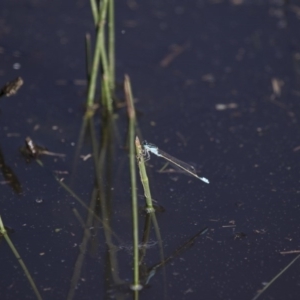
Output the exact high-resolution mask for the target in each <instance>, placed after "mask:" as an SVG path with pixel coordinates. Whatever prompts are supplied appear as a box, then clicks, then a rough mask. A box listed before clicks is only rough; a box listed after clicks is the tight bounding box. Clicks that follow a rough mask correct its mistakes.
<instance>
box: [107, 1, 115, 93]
mask: <svg viewBox="0 0 300 300" xmlns="http://www.w3.org/2000/svg"><path fill="white" fill-rule="evenodd" d="M108 60H109V76H110V79H109V83H110V90H111V92H112V93H113V91H114V89H115V65H116V64H115V2H114V0H110V1H109V6H108Z"/></svg>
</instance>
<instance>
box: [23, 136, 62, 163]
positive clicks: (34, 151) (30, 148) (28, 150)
mask: <svg viewBox="0 0 300 300" xmlns="http://www.w3.org/2000/svg"><path fill="white" fill-rule="evenodd" d="M21 153H22V154H23V155H24V156H25V157H26V158H27V159H31V158H37V157H38V156H39V155H42V154H43V155H50V156H59V157H65V156H66V155H65V154H62V153H55V152H50V151H48V150H47V149H46V148H44V147H41V146H39V145H36V144H34V143H33V141H32V139H31V138H30V137H27V138H26V139H25V147H22V148H21Z"/></svg>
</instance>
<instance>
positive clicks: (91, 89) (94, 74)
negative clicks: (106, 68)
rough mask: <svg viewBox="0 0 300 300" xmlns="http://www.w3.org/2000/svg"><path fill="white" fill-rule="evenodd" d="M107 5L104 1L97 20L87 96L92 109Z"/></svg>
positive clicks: (104, 0) (88, 105) (105, 0)
mask: <svg viewBox="0 0 300 300" xmlns="http://www.w3.org/2000/svg"><path fill="white" fill-rule="evenodd" d="M107 5H108V0H103V1H102V4H101V7H100V11H99V19H98V20H97V24H96V26H97V36H96V45H95V52H94V57H93V63H92V69H91V79H90V82H89V86H88V95H87V107H88V108H90V109H91V108H92V107H93V105H94V99H95V92H96V81H97V75H98V71H99V65H100V56H101V51H102V49H103V47H104V45H101V44H102V42H103V35H104V24H105V17H106V14H107Z"/></svg>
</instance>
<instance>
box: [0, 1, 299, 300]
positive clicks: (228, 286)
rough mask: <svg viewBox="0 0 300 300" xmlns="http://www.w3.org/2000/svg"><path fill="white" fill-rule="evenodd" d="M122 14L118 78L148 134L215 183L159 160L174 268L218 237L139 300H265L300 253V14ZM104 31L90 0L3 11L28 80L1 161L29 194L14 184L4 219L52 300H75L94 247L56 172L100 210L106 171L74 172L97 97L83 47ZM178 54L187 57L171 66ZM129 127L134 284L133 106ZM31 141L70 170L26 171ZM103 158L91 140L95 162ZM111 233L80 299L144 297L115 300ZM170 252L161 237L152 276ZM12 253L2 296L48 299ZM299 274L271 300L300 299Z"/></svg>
mask: <svg viewBox="0 0 300 300" xmlns="http://www.w3.org/2000/svg"><path fill="white" fill-rule="evenodd" d="M116 2H118V1H116ZM120 2H121V3H116V40H117V77H118V80H119V81H120V82H122V80H123V76H124V74H125V73H127V74H129V75H130V77H131V80H132V85H133V92H134V95H135V97H136V99H137V102H136V108H137V110H138V111H139V119H138V122H139V126H140V129H141V132H142V134H143V137H144V138H145V139H147V140H148V141H149V142H152V143H155V144H156V145H158V146H159V147H160V148H161V149H163V150H165V151H166V152H168V153H170V154H172V155H174V156H175V157H178V158H180V159H182V160H184V161H187V162H191V163H195V164H197V169H198V170H199V174H200V176H205V177H207V178H209V179H210V181H211V184H210V185H206V184H204V183H202V182H200V181H198V180H197V179H194V178H192V177H188V176H184V175H181V174H174V173H173V174H165V173H157V172H156V171H157V170H158V169H159V168H161V166H162V165H163V162H162V161H161V160H160V159H158V158H155V157H153V158H152V159H151V161H150V162H149V164H150V166H151V167H152V168H149V177H150V185H151V188H152V193H153V198H154V199H155V200H157V201H158V202H159V204H160V205H162V206H163V207H164V208H165V212H164V213H160V214H158V215H157V218H158V222H159V227H160V232H161V236H162V239H163V244H164V254H165V256H166V257H167V256H169V255H170V254H171V253H173V251H175V250H176V249H177V248H178V247H179V246H180V245H182V244H184V243H185V242H186V241H187V240H189V239H190V238H191V237H192V236H193V235H195V234H196V233H197V232H198V231H199V230H201V229H202V228H204V227H205V226H208V227H209V230H208V232H207V233H206V234H205V235H202V236H200V237H198V238H197V239H196V240H195V242H194V244H193V246H192V247H190V248H189V249H187V250H186V251H185V252H183V253H182V254H181V255H180V256H178V257H176V258H174V259H173V260H172V261H171V262H170V263H169V264H167V265H166V268H165V271H164V272H165V276H164V275H163V274H164V273H163V272H162V270H159V271H158V272H157V274H156V275H155V276H154V277H152V279H151V281H150V284H149V287H148V288H146V289H144V290H143V291H142V292H141V294H140V299H226V300H228V299H232V300H235V299H252V298H253V297H254V296H255V295H256V293H257V291H258V290H260V289H261V288H262V287H263V286H264V284H266V283H267V282H269V281H270V280H271V279H272V278H273V277H274V276H275V275H276V274H277V273H279V272H280V271H281V270H282V269H283V268H284V267H285V266H286V265H287V264H288V263H289V262H291V260H292V259H294V258H295V256H296V255H297V254H286V255H283V254H282V252H284V251H293V250H297V251H299V250H300V241H299V229H300V217H299V213H300V203H299V194H300V187H299V176H300V172H299V155H300V150H299V149H300V148H299V147H300V126H299V117H300V110H299V101H300V30H299V28H300V4H299V2H298V1H292V0H291V1H280V0H273V1H271V0H269V1H267V0H265V1H263V0H261V1H259V0H256V1H255V0H253V1H252V0H244V1H243V0H231V1H222V0H210V1H209V0H198V1H175V0H174V1H134V0H131V1H129V0H128V1H120ZM93 30H94V29H93V22H92V16H91V12H90V7H89V1H58V0H55V1H36V0H32V1H29V0H27V1H25V0H24V1H16V0H10V1H8V0H2V1H1V3H0V83H1V85H4V84H5V83H6V82H7V81H9V80H11V79H13V78H15V77H17V76H21V77H22V78H23V79H24V82H25V84H24V86H23V87H22V88H21V90H20V91H19V93H18V94H17V95H16V96H14V97H11V98H1V104H0V105H1V115H0V122H1V126H0V147H1V152H2V156H3V158H4V160H5V164H6V165H7V166H9V167H10V168H11V169H12V170H13V171H14V173H15V174H16V176H17V177H18V179H19V181H20V183H21V187H22V193H21V194H20V195H18V194H16V193H15V192H14V191H13V190H12V188H11V187H10V186H9V185H7V184H6V183H5V179H4V177H3V178H2V179H1V183H2V185H1V208H0V214H1V217H2V218H3V221H4V222H5V224H6V225H7V226H10V227H12V228H13V229H14V233H13V234H11V239H12V241H13V243H14V245H15V246H16V248H17V249H18V251H19V252H20V254H21V256H22V258H23V259H24V261H25V263H26V265H27V267H28V268H29V270H30V272H31V274H32V276H33V277H34V280H35V282H36V284H37V286H38V288H39V290H40V291H41V294H42V296H43V299H66V297H67V294H68V291H69V289H70V279H71V277H72V274H73V272H74V264H75V261H76V259H77V256H78V254H79V245H80V243H81V241H82V235H83V229H82V226H81V225H80V223H79V221H78V219H77V218H76V217H75V215H74V212H73V210H72V209H74V208H76V209H77V210H78V212H79V213H80V215H81V216H82V218H83V219H85V217H86V210H85V209H83V208H82V206H81V205H80V204H79V203H78V202H77V201H76V200H75V199H74V198H72V197H71V196H70V195H69V194H68V193H67V192H66V191H65V190H64V189H63V188H61V186H60V185H58V183H57V182H56V181H55V180H54V179H53V176H52V175H51V172H49V169H50V170H51V171H57V170H58V171H68V172H69V175H68V174H65V175H60V177H63V178H65V182H66V183H67V184H70V185H71V187H72V188H73V189H74V191H75V192H76V193H77V194H78V195H79V196H80V197H81V198H82V199H83V200H84V201H86V203H89V201H90V200H89V199H90V197H91V191H92V187H93V184H94V171H93V162H92V159H90V160H87V161H86V162H84V161H83V160H81V159H80V160H79V162H78V166H77V171H76V174H72V170H73V169H74V155H75V151H76V143H77V140H78V135H79V131H80V126H81V122H82V116H83V112H84V106H83V104H84V100H85V89H86V87H85V84H84V80H85V61H84V35H85V33H86V32H90V33H93ZM174 47H175V48H174ZM176 47H177V48H176ZM174 49H177V50H178V49H181V50H182V51H181V53H179V55H178V56H176V57H174V59H173V60H172V61H170V62H167V61H166V60H164V59H165V58H166V57H169V56H168V55H169V54H170V53H174V51H175V50H174ZM116 116H117V119H116V125H117V126H116V133H115V138H116V140H115V153H114V157H115V158H114V168H113V183H112V185H111V186H110V187H109V188H110V189H111V192H112V196H113V199H112V204H111V205H112V210H113V217H112V218H113V230H114V231H115V232H116V233H117V234H118V235H119V236H120V238H121V240H122V244H119V245H118V246H120V250H119V251H118V253H117V258H118V265H119V276H120V278H121V279H123V280H127V281H128V282H131V279H132V271H131V267H132V262H131V261H132V254H131V250H130V246H131V243H132V240H131V207H130V188H129V172H128V155H127V152H126V151H124V150H123V146H124V144H125V141H126V135H125V134H126V132H127V129H126V126H127V117H126V109H125V108H124V109H121V110H119V111H118V112H117V113H116ZM97 122H98V124H97V126H99V125H100V121H97ZM27 136H30V137H31V138H33V139H34V141H36V142H37V143H39V144H41V145H44V146H46V147H47V148H48V149H49V150H51V151H54V152H58V153H65V154H66V155H67V156H66V158H65V159H61V158H53V157H46V156H44V157H43V158H42V161H43V163H44V164H45V166H46V167H45V168H41V167H40V166H39V165H38V164H36V163H35V162H32V163H27V162H26V160H24V158H23V157H22V156H21V155H20V153H19V148H20V146H22V145H23V143H24V139H25V138H26V137H27ZM88 153H91V141H90V140H89V138H88V137H87V138H86V139H85V142H84V146H83V148H82V150H81V154H82V155H87V154H88ZM138 192H139V194H140V195H142V189H139V191H138ZM140 204H141V206H142V204H143V200H142V198H140ZM140 221H141V229H142V226H143V222H144V217H143V216H141V219H140ZM101 230H102V229H101V228H98V229H97V232H98V235H97V236H94V243H93V244H92V243H91V244H90V245H89V247H88V250H87V252H86V255H85V261H84V264H83V268H82V270H81V274H80V278H81V279H80V283H79V285H78V287H77V289H76V294H75V298H74V299H111V298H114V297H117V298H118V299H130V298H132V296H131V294H130V292H128V291H126V290H125V291H124V293H123V292H122V291H118V295H117V296H116V294H115V293H116V291H115V290H114V289H113V288H112V287H111V286H110V284H109V283H110V282H111V281H110V280H105V279H106V277H107V276H106V274H107V269H106V268H107V248H106V245H105V242H104V241H105V240H104V236H103V233H102V231H101ZM95 240H96V243H95ZM155 240H156V237H155V234H154V231H152V233H151V241H152V246H151V247H149V249H148V251H147V256H146V259H145V263H146V264H147V266H148V267H151V266H153V265H155V264H156V263H158V262H159V260H160V255H159V253H160V252H159V251H160V250H159V246H158V245H157V244H156V243H155ZM95 244H96V246H95ZM0 252H1V269H2V276H1V280H0V292H1V299H35V296H34V294H33V292H32V291H31V288H30V286H29V284H28V282H27V279H26V278H25V277H24V274H23V271H22V270H21V268H20V266H19V264H18V262H17V260H16V258H15V257H14V256H13V254H12V253H11V251H10V249H9V247H8V246H7V244H6V243H5V241H4V240H2V243H1V247H0ZM299 272H300V264H299V262H298V261H297V262H296V263H295V264H293V265H292V267H291V268H290V269H288V271H286V273H284V274H283V275H282V276H281V277H280V278H279V279H278V280H277V281H276V282H275V283H274V284H273V285H272V286H271V287H270V288H269V289H268V290H267V291H266V293H265V294H263V295H262V296H261V297H260V299H298V297H299V296H298V295H299V293H300V277H299Z"/></svg>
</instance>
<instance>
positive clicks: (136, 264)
mask: <svg viewBox="0 0 300 300" xmlns="http://www.w3.org/2000/svg"><path fill="white" fill-rule="evenodd" d="M124 91H125V97H126V102H127V112H128V118H129V130H128V133H129V138H128V142H129V165H130V179H131V203H132V233H133V289H134V290H138V289H139V288H140V277H139V276H140V275H139V230H138V225H139V224H138V203H137V192H136V191H137V187H136V168H135V145H134V136H135V109H134V103H133V97H132V91H131V84H130V79H129V76H128V75H125V80H124Z"/></svg>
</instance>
